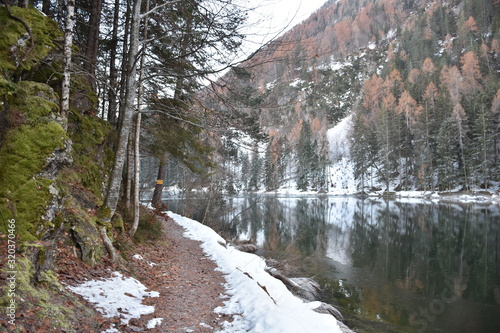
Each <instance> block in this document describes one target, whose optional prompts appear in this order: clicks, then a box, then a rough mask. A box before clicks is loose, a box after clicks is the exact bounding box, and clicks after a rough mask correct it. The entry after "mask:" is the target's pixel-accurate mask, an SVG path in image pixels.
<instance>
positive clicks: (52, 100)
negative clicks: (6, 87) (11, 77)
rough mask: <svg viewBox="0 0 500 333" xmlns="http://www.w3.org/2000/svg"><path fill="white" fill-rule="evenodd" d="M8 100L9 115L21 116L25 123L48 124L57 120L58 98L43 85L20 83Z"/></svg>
mask: <svg viewBox="0 0 500 333" xmlns="http://www.w3.org/2000/svg"><path fill="white" fill-rule="evenodd" d="M8 100H9V102H10V103H9V104H10V111H11V113H14V114H22V115H23V118H24V119H25V121H26V122H27V123H34V122H48V121H51V120H55V119H56V118H57V112H58V110H59V105H58V103H59V98H58V97H57V95H56V94H55V92H54V90H53V89H52V88H51V87H50V86H48V85H46V84H44V83H39V82H33V81H20V82H18V83H16V84H15V91H14V92H13V94H11V96H10V97H9V98H8Z"/></svg>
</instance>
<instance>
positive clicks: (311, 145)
mask: <svg viewBox="0 0 500 333" xmlns="http://www.w3.org/2000/svg"><path fill="white" fill-rule="evenodd" d="M499 10H500V3H499V2H498V1H489V0H480V1H448V2H442V1H424V0H421V1H392V0H365V1H362V0H360V1H329V2H327V3H326V4H325V5H324V6H323V7H322V8H321V9H319V10H318V11H317V12H315V13H314V14H313V15H312V16H311V17H310V18H309V19H307V20H306V21H304V22H303V23H302V24H300V25H298V26H296V27H294V28H293V29H292V30H290V31H289V32H287V33H286V34H285V35H284V36H283V37H282V38H280V39H278V40H276V41H274V42H273V43H271V44H270V45H268V46H266V47H264V48H263V49H262V50H260V51H259V52H257V53H256V54H255V55H254V56H253V57H252V58H251V59H249V60H248V61H247V62H245V63H244V64H243V65H242V66H240V67H238V68H235V69H234V70H233V71H231V72H230V73H228V74H227V75H226V76H225V77H224V78H223V80H222V81H223V82H224V84H223V85H222V86H223V88H221V89H220V91H219V93H221V94H223V95H225V96H229V98H230V100H231V101H232V103H226V104H224V105H222V104H220V103H218V102H217V99H216V98H214V96H212V103H210V102H208V103H207V104H208V105H209V106H211V107H212V108H215V109H220V110H223V111H224V112H231V108H233V109H234V110H240V111H241V110H243V111H245V112H247V113H248V114H251V115H253V117H254V118H255V119H258V124H259V128H260V129H261V130H262V131H263V132H264V133H265V134H267V135H268V137H269V140H268V141H267V142H266V143H263V144H261V145H260V146H259V145H258V144H255V143H253V144H250V147H249V148H248V149H247V150H239V153H238V154H236V153H235V152H234V147H233V146H234V144H232V143H231V140H230V139H228V138H230V135H226V136H224V138H223V144H224V145H226V146H227V149H226V151H227V152H228V153H227V154H226V155H223V156H222V157H221V160H223V161H224V163H226V164H227V161H228V160H231V161H232V163H231V166H230V167H228V168H226V169H232V170H228V171H227V177H226V178H225V179H224V181H225V182H229V183H234V182H233V181H232V180H231V179H235V178H236V179H238V181H237V184H235V186H232V185H231V186H229V187H230V188H233V187H235V188H236V189H249V190H256V189H275V188H279V187H286V186H292V187H296V188H298V189H301V190H323V191H330V190H331V187H332V184H329V180H330V179H332V177H331V175H329V174H328V169H330V168H329V166H332V164H334V163H336V162H338V160H339V159H341V158H342V157H349V160H350V162H351V163H352V168H353V173H354V176H355V177H356V182H357V187H358V189H359V190H364V189H365V185H366V184H365V182H364V179H365V178H367V177H369V178H370V179H372V180H373V179H376V181H375V184H376V185H377V186H380V187H381V188H385V189H386V190H393V189H441V190H443V189H451V188H455V187H457V186H463V187H465V188H472V187H478V186H481V187H483V188H485V187H495V186H498V181H499V180H500V179H499V170H498V167H497V165H498V163H497V161H498V157H499V151H500V149H499V137H498V132H499V131H498V129H499V127H498V126H499V112H500V111H499V106H498V105H499V103H500V93H499V92H498V91H499V90H498V89H499V88H500V78H499V69H500V68H499V66H498V57H499V51H500V31H499V22H500V19H499V15H498V13H499V12H500V11H499ZM207 100H209V101H210V96H209V97H208V98H207ZM228 105H230V106H228ZM351 114H352V115H354V117H353V118H352V123H351V125H350V126H351V129H350V131H351V132H350V133H351V134H350V140H347V144H348V145H351V147H350V149H349V151H350V154H349V155H350V156H336V157H333V156H331V154H329V153H328V151H329V148H328V146H329V145H332V142H331V141H330V142H329V140H328V139H327V135H326V133H327V130H328V129H329V128H332V127H334V126H335V125H336V124H337V123H338V122H339V121H340V120H341V119H343V118H345V117H346V116H348V115H351ZM333 140H335V138H333ZM333 144H335V143H334V142H333ZM259 147H260V148H259ZM259 149H260V152H259ZM223 151H224V149H223ZM241 166H243V169H245V170H252V173H251V175H249V176H248V177H247V178H245V174H244V173H243V174H241V177H240V176H236V177H234V176H231V174H234V172H236V173H238V172H239V171H238V170H241ZM234 170H236V171H234ZM252 175H253V176H254V178H255V177H257V179H254V180H253V181H252V180H251V179H252ZM258 175H263V176H258ZM290 179H292V181H290ZM372 184H373V182H372Z"/></svg>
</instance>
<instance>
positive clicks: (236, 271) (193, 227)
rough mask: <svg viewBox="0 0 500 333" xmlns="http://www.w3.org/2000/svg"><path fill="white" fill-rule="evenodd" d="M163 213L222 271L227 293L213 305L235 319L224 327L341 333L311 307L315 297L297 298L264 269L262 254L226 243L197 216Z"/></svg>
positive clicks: (228, 331) (232, 332)
mask: <svg viewBox="0 0 500 333" xmlns="http://www.w3.org/2000/svg"><path fill="white" fill-rule="evenodd" d="M167 214H168V216H170V217H171V218H172V219H173V220H174V221H175V222H176V223H177V224H179V225H180V226H182V227H184V228H185V229H186V232H185V233H184V236H186V237H188V238H190V239H193V240H198V241H201V242H202V244H201V245H200V246H201V248H202V249H203V251H204V252H205V253H206V254H207V255H208V256H209V257H210V258H211V259H212V260H213V261H214V262H215V263H216V264H217V266H218V270H220V271H221V272H222V273H224V274H226V275H225V279H226V281H227V283H226V288H227V292H228V294H229V295H231V297H230V299H229V300H227V301H225V302H224V304H225V305H224V306H223V307H218V308H216V309H215V310H214V311H215V312H216V313H221V314H226V315H232V316H233V318H234V320H233V321H232V322H225V323H224V325H223V327H224V328H223V332H225V333H237V332H252V333H260V332H262V333H264V332H273V333H280V332H283V333H285V332H286V333H293V332H297V333H319V332H329V333H330V332H331V333H342V331H341V329H340V327H339V324H338V322H337V320H336V319H335V318H334V317H333V316H331V315H327V314H321V313H317V312H315V311H314V310H313V309H315V308H316V307H318V306H319V305H320V304H321V303H320V302H309V303H306V302H304V301H302V300H301V299H299V298H298V297H296V296H294V295H293V294H292V293H291V292H290V291H289V290H288V289H287V288H286V286H285V285H284V284H283V282H281V281H279V280H277V279H275V278H274V277H272V276H271V275H269V274H268V273H267V272H266V271H265V267H266V264H265V261H264V259H263V258H261V257H259V256H257V255H255V254H250V253H245V252H240V251H238V250H236V249H235V248H233V247H232V246H230V245H227V244H226V241H225V240H224V239H223V238H222V237H221V236H220V235H219V234H217V233H216V232H215V231H214V230H213V229H211V228H209V227H207V226H205V225H203V224H201V223H199V222H197V221H194V220H192V219H189V218H186V217H183V216H181V215H177V214H174V213H172V212H168V213H167Z"/></svg>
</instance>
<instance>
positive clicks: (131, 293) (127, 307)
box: [67, 272, 160, 332]
mask: <svg viewBox="0 0 500 333" xmlns="http://www.w3.org/2000/svg"><path fill="white" fill-rule="evenodd" d="M112 275H113V276H112V277H111V278H108V279H103V280H91V281H87V282H84V283H82V284H81V285H79V286H76V287H72V286H67V288H68V289H69V290H71V291H72V292H74V293H76V294H78V295H81V296H82V297H83V298H84V299H86V300H87V301H89V302H90V303H94V304H95V307H96V309H97V311H99V312H101V313H102V314H103V315H104V317H106V318H111V317H119V318H121V322H122V324H124V325H126V324H128V322H129V321H130V319H132V318H139V317H140V316H141V315H143V314H149V313H153V312H154V311H155V307H154V306H150V305H144V304H142V300H143V299H144V298H145V297H158V296H159V295H160V294H159V293H158V292H156V291H146V289H147V288H146V286H144V285H143V284H142V283H140V282H139V281H138V280H136V279H134V278H131V277H124V276H123V275H122V274H121V273H119V272H113V274H112ZM107 332H113V329H111V330H108V331H107Z"/></svg>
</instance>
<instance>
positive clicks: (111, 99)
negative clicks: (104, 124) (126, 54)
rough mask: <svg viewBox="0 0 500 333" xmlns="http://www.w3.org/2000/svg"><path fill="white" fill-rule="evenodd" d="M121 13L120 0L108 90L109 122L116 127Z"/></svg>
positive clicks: (113, 35) (114, 24) (116, 14)
mask: <svg viewBox="0 0 500 333" xmlns="http://www.w3.org/2000/svg"><path fill="white" fill-rule="evenodd" d="M119 12H120V0H115V12H114V15H113V32H112V37H111V52H110V56H109V57H110V59H109V89H108V104H109V105H108V122H109V123H110V124H111V126H113V127H114V126H116V106H117V103H116V96H117V93H116V92H117V90H118V82H117V80H118V79H117V76H118V75H117V72H116V53H117V47H118V18H119Z"/></svg>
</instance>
